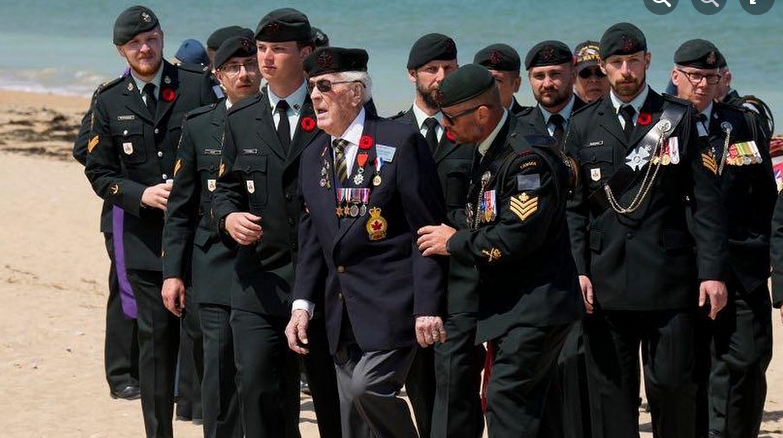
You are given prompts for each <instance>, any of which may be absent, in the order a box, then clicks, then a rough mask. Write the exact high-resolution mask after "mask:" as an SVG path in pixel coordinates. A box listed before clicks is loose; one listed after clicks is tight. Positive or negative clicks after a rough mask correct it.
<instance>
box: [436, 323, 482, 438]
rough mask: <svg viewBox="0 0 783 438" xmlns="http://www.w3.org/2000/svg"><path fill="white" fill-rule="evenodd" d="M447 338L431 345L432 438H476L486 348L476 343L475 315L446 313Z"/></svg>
mask: <svg viewBox="0 0 783 438" xmlns="http://www.w3.org/2000/svg"><path fill="white" fill-rule="evenodd" d="M445 328H446V333H447V335H448V341H447V342H446V343H444V344H441V343H439V344H435V347H434V348H435V384H436V390H435V406H434V409H433V414H432V433H431V435H430V436H431V437H432V438H447V437H465V438H479V437H481V434H482V433H483V431H484V412H483V411H482V409H481V372H482V371H483V370H484V359H485V356H486V351H485V350H484V346H483V345H476V317H475V315H472V314H468V313H459V314H454V315H450V316H449V317H448V318H447V319H446V323H445Z"/></svg>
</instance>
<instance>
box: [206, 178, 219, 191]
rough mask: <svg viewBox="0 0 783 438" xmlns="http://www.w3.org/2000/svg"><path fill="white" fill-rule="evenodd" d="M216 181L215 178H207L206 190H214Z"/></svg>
mask: <svg viewBox="0 0 783 438" xmlns="http://www.w3.org/2000/svg"><path fill="white" fill-rule="evenodd" d="M216 183H217V180H214V179H208V180H207V190H209V191H210V192H214V191H215V188H216V187H217V184H216Z"/></svg>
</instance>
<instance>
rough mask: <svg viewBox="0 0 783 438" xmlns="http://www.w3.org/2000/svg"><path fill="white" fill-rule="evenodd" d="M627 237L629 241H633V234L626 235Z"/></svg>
mask: <svg viewBox="0 0 783 438" xmlns="http://www.w3.org/2000/svg"><path fill="white" fill-rule="evenodd" d="M625 237H627V238H629V239H633V233H626V234H625Z"/></svg>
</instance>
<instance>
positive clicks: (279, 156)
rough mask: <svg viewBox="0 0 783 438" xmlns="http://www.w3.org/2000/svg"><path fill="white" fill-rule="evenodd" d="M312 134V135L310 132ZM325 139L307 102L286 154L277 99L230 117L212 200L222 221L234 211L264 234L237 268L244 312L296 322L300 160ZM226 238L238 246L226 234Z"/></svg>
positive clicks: (242, 106)
mask: <svg viewBox="0 0 783 438" xmlns="http://www.w3.org/2000/svg"><path fill="white" fill-rule="evenodd" d="M305 128H306V129H305ZM320 135H322V134H321V131H320V130H318V129H317V128H316V122H315V114H314V112H313V105H312V102H310V99H309V98H307V99H306V100H305V102H304V104H303V106H302V109H301V110H300V117H299V124H298V126H297V127H296V131H295V133H294V136H293V138H292V140H291V146H290V150H288V151H286V150H285V149H284V148H283V145H282V144H281V143H280V140H279V139H278V137H277V131H276V129H275V125H274V119H273V118H272V109H271V107H270V105H269V97H268V96H267V95H266V94H265V93H261V94H258V95H256V96H254V97H250V98H247V99H245V100H243V101H242V102H239V103H237V104H236V105H234V106H233V107H231V111H229V114H228V117H227V119H226V127H225V140H224V143H223V160H222V163H221V169H220V170H219V173H220V177H218V183H217V189H216V190H215V193H214V196H213V201H212V212H213V215H214V220H215V222H216V223H218V224H219V223H221V222H223V221H224V220H225V217H226V216H228V215H229V214H230V213H234V212H250V213H252V214H254V215H256V216H261V218H262V219H261V222H260V225H261V226H262V227H263V230H264V235H263V236H262V237H261V240H259V241H258V242H256V243H255V244H253V245H249V246H239V248H238V252H237V258H236V263H235V270H236V274H237V275H238V280H239V283H238V284H236V285H235V286H234V287H233V289H232V293H231V305H232V307H234V308H236V309H242V310H246V311H250V312H257V313H262V314H267V315H272V316H279V317H285V318H288V317H289V316H290V314H291V309H290V305H291V300H290V296H291V287H292V285H293V282H294V264H295V262H296V249H297V246H296V245H297V231H298V229H297V226H298V219H299V214H300V211H299V209H300V206H301V204H300V203H299V201H298V197H297V193H298V182H299V181H298V179H297V174H298V171H299V157H300V155H301V153H302V151H303V150H304V149H305V148H306V147H307V146H308V145H309V144H310V143H312V142H313V141H314V140H315V139H316V138H318V137H319V136H320ZM221 236H222V237H223V240H224V242H225V243H226V244H228V245H229V246H236V243H235V242H234V240H233V239H232V238H231V236H229V235H228V232H226V231H225V229H221Z"/></svg>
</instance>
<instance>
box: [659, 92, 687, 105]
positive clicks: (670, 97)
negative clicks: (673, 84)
mask: <svg viewBox="0 0 783 438" xmlns="http://www.w3.org/2000/svg"><path fill="white" fill-rule="evenodd" d="M661 96H663V98H664V100H668V101H669V102H674V103H677V104H680V105H687V106H690V105H691V102H690V101H688V100H686V99H680V98H679V97H677V96H673V95H671V94H666V93H663V94H661Z"/></svg>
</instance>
